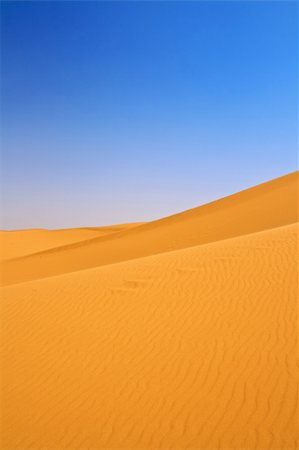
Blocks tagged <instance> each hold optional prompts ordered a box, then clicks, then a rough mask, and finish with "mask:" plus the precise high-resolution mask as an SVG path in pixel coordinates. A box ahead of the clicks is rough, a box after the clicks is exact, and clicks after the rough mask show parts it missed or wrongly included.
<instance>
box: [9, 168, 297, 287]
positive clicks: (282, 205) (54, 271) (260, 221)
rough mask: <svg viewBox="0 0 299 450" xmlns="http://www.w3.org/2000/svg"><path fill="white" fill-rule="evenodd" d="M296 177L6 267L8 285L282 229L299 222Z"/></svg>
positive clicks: (34, 255) (28, 258)
mask: <svg viewBox="0 0 299 450" xmlns="http://www.w3.org/2000/svg"><path fill="white" fill-rule="evenodd" d="M298 188H299V178H298V172H294V173H291V174H288V175H286V176H283V177H280V178H277V179H275V180H271V181H269V182H267V183H263V184H261V185H258V186H255V187H253V188H250V189H247V190H245V191H241V192H239V193H237V194H234V195H231V196H228V197H225V198H222V199H220V200H217V201H215V202H212V203H209V204H206V205H203V206H200V207H198V208H194V209H191V210H188V211H185V212H183V213H180V214H176V215H174V216H170V217H166V218H164V219H160V220H156V221H153V222H150V223H146V224H144V225H140V226H138V227H134V228H132V229H128V230H124V231H120V232H119V233H117V234H116V233H115V234H109V235H108V236H101V237H96V238H94V239H90V240H87V241H84V242H76V243H72V244H69V245H64V246H62V247H58V248H52V249H50V250H46V251H43V252H38V253H35V254H31V255H28V256H25V257H21V258H16V259H12V260H9V261H6V262H5V263H3V264H2V283H3V284H4V285H9V284H14V283H19V282H23V281H28V280H33V279H38V278H43V277H47V276H53V275H58V274H62V273H66V272H73V271H78V270H83V269H87V268H90V267H98V266H100V265H106V264H111V263H115V262H119V261H124V260H128V259H133V258H140V257H144V256H149V255H153V254H158V253H163V252H168V251H171V250H176V249H182V248H186V247H191V246H194V245H199V244H204V243H208V242H213V241H219V240H222V239H227V238H231V237H234V236H240V235H243V234H248V233H254V232H258V231H261V230H265V229H269V228H274V227H279V226H282V225H286V224H289V223H294V222H296V221H297V220H298Z"/></svg>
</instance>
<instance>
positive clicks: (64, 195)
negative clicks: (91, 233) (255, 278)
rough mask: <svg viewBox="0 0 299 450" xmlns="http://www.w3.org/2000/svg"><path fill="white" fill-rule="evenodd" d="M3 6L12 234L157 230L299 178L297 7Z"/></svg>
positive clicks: (4, 196) (6, 181)
mask: <svg viewBox="0 0 299 450" xmlns="http://www.w3.org/2000/svg"><path fill="white" fill-rule="evenodd" d="M1 8H2V49H1V54H2V58H1V59H2V61H1V86H2V87H1V97H2V98H1V103H2V105H1V106H2V108H1V110H2V112H1V122H2V123H1V129H2V133H1V135H2V138H1V141H2V151H1V205H2V207H1V228H5V229H17V228H21V229H23V228H39V227H46V228H59V227H78V226H96V225H106V224H113V223H125V222H134V221H143V220H153V219H157V218H159V217H163V216H166V215H170V214H173V213H177V212H179V211H182V210H185V209H188V208H191V207H195V206H198V205H200V204H203V203H206V202H209V201H212V200H214V199H217V198H219V197H223V196H225V195H228V194H231V193H234V192H236V191H239V190H241V189H244V188H247V187H250V186H253V185H255V184H258V183H261V182H264V181H267V180H269V179H271V178H275V177H277V176H280V175H283V174H285V173H288V172H291V171H294V170H296V169H297V166H298V164H297V119H298V117H297V101H298V98H297V76H298V70H297V52H298V44H297V41H298V35H297V31H298V30H297V8H298V6H297V4H296V2H291V1H273V2H272V1H219V2H217V1H164V2H163V1H161V2H160V1H148V2H147V1H133V2H129V1H120V2H117V1H106V2H104V1H98V2H88V1H82V2H80V1H74V2H72V1H65V2H63V1H50V2H45V1H35V2H34V1H33V2H29V1H22V2H18V1H17V2H13V1H9V2H2V3H1Z"/></svg>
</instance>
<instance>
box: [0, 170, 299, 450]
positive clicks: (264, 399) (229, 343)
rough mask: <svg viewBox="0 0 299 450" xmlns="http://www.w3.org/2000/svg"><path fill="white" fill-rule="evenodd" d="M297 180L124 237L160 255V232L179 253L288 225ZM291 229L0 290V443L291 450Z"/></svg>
mask: <svg viewBox="0 0 299 450" xmlns="http://www.w3.org/2000/svg"><path fill="white" fill-rule="evenodd" d="M294 178H295V176H294V175H292V176H290V177H287V178H283V179H280V180H278V182H277V184H276V182H271V183H269V184H268V185H263V186H262V187H261V189H260V188H256V189H255V190H251V191H247V192H246V193H243V194H238V195H237V196H234V197H231V198H229V199H224V200H221V201H219V202H217V203H213V204H211V205H207V206H204V207H203V208H202V209H201V208H200V209H198V210H193V211H190V212H188V213H185V218H184V219H183V218H182V217H181V216H177V217H176V218H175V217H173V218H169V219H166V220H165V221H161V222H155V223H154V224H152V225H151V226H147V225H146V226H145V228H144V229H145V230H146V229H147V230H149V234H147V233H146V232H145V231H142V228H143V226H141V227H140V232H138V233H136V232H130V231H129V232H128V234H127V235H126V234H125V233H124V234H123V236H132V233H134V234H133V236H135V239H136V241H135V242H136V244H135V246H133V247H132V254H133V255H134V256H136V251H137V250H136V249H137V248H138V245H139V243H140V239H141V236H143V239H148V237H149V236H150V237H151V239H153V236H155V235H154V234H153V233H154V231H155V230H156V232H157V243H156V242H149V243H148V244H147V245H146V246H144V247H143V251H145V250H146V251H148V252H149V251H152V252H153V251H156V250H157V249H158V247H159V245H160V247H161V248H162V250H163V251H164V250H165V248H166V246H168V245H170V240H168V241H167V242H166V244H165V245H164V246H163V237H165V236H166V234H165V233H166V232H167V233H170V230H171V229H172V228H171V226H170V225H171V224H174V230H175V231H174V235H173V238H174V236H175V238H176V239H178V238H179V237H180V235H179V234H175V233H177V232H179V231H180V232H181V233H184V237H182V240H180V241H179V243H178V244H177V245H182V243H183V242H185V246H187V245H189V244H190V243H192V242H194V241H193V240H194V239H195V238H196V236H197V239H198V240H200V239H203V240H205V239H208V240H209V239H212V237H213V236H214V237H216V238H217V239H219V237H220V236H223V235H227V234H229V235H230V234H240V232H241V231H244V230H249V231H250V232H251V231H253V230H254V228H263V227H266V226H267V225H268V224H273V223H274V224H275V223H278V224H279V223H281V222H288V221H289V222H291V221H293V220H294V215H292V214H291V212H290V205H292V202H293V201H294V199H293V198H291V199H290V194H292V195H293V191H294V189H295V188H294V186H293V184H292V183H293V180H294ZM272 188H273V192H272ZM271 194H272V195H271ZM284 195H285V197H284ZM275 198H276V200H275ZM254 205H255V206H254ZM238 214H240V216H238ZM201 215H202V216H201ZM199 216H201V219H200V217H199ZM216 219H218V222H216V223H214V221H215V220H216ZM220 219H221V220H220ZM251 220H252V222H251ZM204 224H206V225H207V226H209V227H208V228H206V234H204V230H205V229H204V228H203V227H204ZM213 224H214V225H213ZM168 225H169V226H168ZM188 227H189V228H190V235H188V234H187V232H186V230H187V229H188ZM161 230H165V232H162V231H161ZM136 231H137V229H136ZM297 232H298V228H297V225H285V226H282V227H279V228H276V229H271V230H266V231H262V232H258V233H254V234H250V235H244V236H240V237H236V238H233V239H227V240H223V241H219V242H215V243H211V244H205V245H201V246H194V247H192V248H186V249H182V250H177V251H173V252H168V253H164V254H157V255H153V256H149V257H145V258H140V259H134V260H131V261H127V262H122V263H118V264H113V265H107V266H102V267H97V268H92V269H89V270H84V271H81V272H74V273H69V274H65V275H61V276H57V277H52V278H47V279H42V280H35V281H30V282H27V283H23V284H18V285H14V286H9V287H5V288H2V303H1V304H2V322H3V327H2V339H1V355H2V381H3V386H2V403H1V412H2V446H1V448H2V449H4V450H13V449H14V450H27V449H28V450H29V449H30V450H37V449H43V450H45V449H53V450H54V449H55V450H58V449H59V450H67V449H68V450H75V449H76V450H79V449H81V450H83V449H84V450H87V449H115V450H116V449H127V450H134V449H136V450H137V449H138V450H140V449H143V450H145V449H148V450H158V449H164V450H166V449H176V450H179V449H180V450H187V449H190V450H191V449H192V450H194V449H202V450H212V449H213V450H214V449H221V450H228V449H230V450H241V449H244V450H245V449H246V450H253V449H260V450H262V449H263V450H266V449H268V450H274V449H277V450H286V449H288V450H295V449H297V448H298V433H297V418H298V415H297V412H298V411H297V403H296V401H297V385H298V377H297V376H298V365H297V359H296V357H297V340H296V339H297V318H298V316H297V313H298V310H297V295H298V286H297V282H298V271H297V258H298V251H297V242H298V233H297ZM196 233H197V234H196ZM189 237H190V239H189ZM126 239H129V237H127V238H126ZM130 239H133V238H130ZM184 239H185V240H184ZM99 242H101V241H97V240H95V241H94V243H95V253H96V254H97V252H98V248H100V247H98V246H100V244H99ZM112 242H114V241H113V240H112ZM115 242H118V243H121V242H123V241H122V240H121V239H119V238H117V239H115ZM129 242H131V241H129ZM129 242H127V245H129ZM150 244H151V245H152V246H150ZM89 245H91V244H89ZM173 245H174V247H175V244H173ZM84 248H85V247H84V246H80V247H78V251H79V249H81V250H82V249H84ZM123 251H124V250H122V252H123ZM127 251H128V252H129V247H128V250H127ZM128 254H129V253H128ZM59 255H60V257H61V258H63V252H60V253H59ZM73 255H75V253H73ZM83 255H84V258H86V254H85V253H84V252H83ZM121 255H122V257H124V253H121ZM98 256H99V258H100V261H103V259H101V257H102V258H104V256H103V255H101V252H100V255H98ZM43 257H44V256H41V257H40V259H36V260H35V259H31V258H29V259H28V261H29V262H30V264H32V262H33V261H40V262H42V261H43V259H42V258H43ZM24 261H25V259H24ZM55 261H56V260H55ZM68 269H69V266H67V270H68ZM59 270H60V271H62V270H63V262H62V263H61V266H60V269H59ZM49 272H50V273H51V274H52V273H53V271H52V268H51V267H49Z"/></svg>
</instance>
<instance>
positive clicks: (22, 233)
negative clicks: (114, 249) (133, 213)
mask: <svg viewBox="0 0 299 450" xmlns="http://www.w3.org/2000/svg"><path fill="white" fill-rule="evenodd" d="M141 223H142V222H141ZM141 223H131V224H120V225H111V226H104V227H84V228H64V229H60V230H46V229H35V230H33V229H31V230H15V231H14V230H13V231H0V259H11V258H17V257H20V256H25V255H27V254H28V253H29V254H31V253H36V252H40V251H43V250H49V249H51V248H56V247H59V246H64V245H68V244H70V243H75V242H76V243H77V242H82V241H85V240H88V239H91V238H94V237H99V236H107V235H108V234H111V233H117V232H119V231H123V230H126V229H129V228H131V227H135V226H137V225H141Z"/></svg>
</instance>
